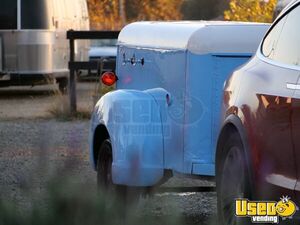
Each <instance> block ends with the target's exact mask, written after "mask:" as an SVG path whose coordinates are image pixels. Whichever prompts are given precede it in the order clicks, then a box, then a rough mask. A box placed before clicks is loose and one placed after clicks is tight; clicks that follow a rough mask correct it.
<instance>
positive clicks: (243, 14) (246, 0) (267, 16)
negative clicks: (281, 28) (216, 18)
mask: <svg viewBox="0 0 300 225" xmlns="http://www.w3.org/2000/svg"><path fill="white" fill-rule="evenodd" d="M276 3H277V0H231V1H230V3H229V7H230V8H229V10H227V11H225V12H224V19H225V20H235V21H250V22H265V23H269V22H272V20H273V14H274V9H275V6H276Z"/></svg>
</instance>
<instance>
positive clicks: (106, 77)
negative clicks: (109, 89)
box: [101, 72, 118, 86]
mask: <svg viewBox="0 0 300 225" xmlns="http://www.w3.org/2000/svg"><path fill="white" fill-rule="evenodd" d="M117 80H118V77H117V75H116V74H115V73H113V72H105V73H104V74H103V75H102V77H101V81H102V83H103V84H105V85H107V86H112V85H114V84H115V83H116V82H117Z"/></svg>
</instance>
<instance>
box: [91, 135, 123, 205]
mask: <svg viewBox="0 0 300 225" xmlns="http://www.w3.org/2000/svg"><path fill="white" fill-rule="evenodd" d="M112 162H113V154H112V147H111V142H110V140H109V139H106V140H105V141H104V142H103V143H102V145H101V147H100V149H99V153H98V159H97V184H98V188H99V190H101V191H105V192H109V193H110V194H113V195H115V197H118V198H122V199H124V200H125V199H126V192H127V190H126V187H125V186H120V185H115V184H114V183H113V180H112Z"/></svg>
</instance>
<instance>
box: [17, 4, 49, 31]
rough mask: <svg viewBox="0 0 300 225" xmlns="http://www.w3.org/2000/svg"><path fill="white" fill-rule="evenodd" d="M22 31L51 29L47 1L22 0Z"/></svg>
mask: <svg viewBox="0 0 300 225" xmlns="http://www.w3.org/2000/svg"><path fill="white" fill-rule="evenodd" d="M21 18H22V19H21V21H22V22H21V24H22V25H21V28H22V29H49V15H48V9H47V1H46V0H22V3H21Z"/></svg>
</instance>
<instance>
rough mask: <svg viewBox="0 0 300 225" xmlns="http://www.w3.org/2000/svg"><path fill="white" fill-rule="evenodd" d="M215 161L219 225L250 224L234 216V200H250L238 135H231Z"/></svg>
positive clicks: (246, 174) (241, 147) (246, 168)
mask: <svg viewBox="0 0 300 225" xmlns="http://www.w3.org/2000/svg"><path fill="white" fill-rule="evenodd" d="M221 150H222V152H221V154H218V157H219V158H218V159H217V174H216V176H217V177H216V182H217V202H218V219H219V224H220V225H235V224H251V219H250V218H237V217H236V216H235V199H237V198H246V199H251V188H250V181H249V172H248V166H247V161H246V159H245V153H244V147H243V144H242V141H241V139H240V136H239V134H238V133H236V132H235V133H232V134H231V135H230V136H229V138H228V139H227V140H226V142H225V144H224V146H222V149H221Z"/></svg>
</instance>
